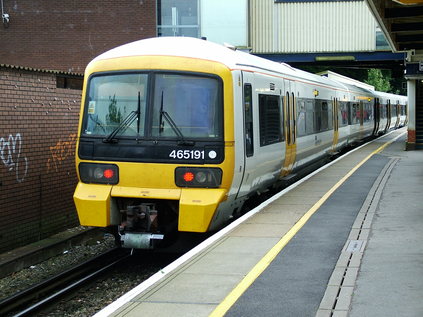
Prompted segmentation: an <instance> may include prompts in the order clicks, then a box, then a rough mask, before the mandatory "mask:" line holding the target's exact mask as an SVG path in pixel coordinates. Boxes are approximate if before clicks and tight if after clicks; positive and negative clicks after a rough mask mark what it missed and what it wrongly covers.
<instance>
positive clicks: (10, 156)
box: [0, 133, 28, 183]
mask: <svg viewBox="0 0 423 317" xmlns="http://www.w3.org/2000/svg"><path fill="white" fill-rule="evenodd" d="M21 152H22V136H21V134H20V133H16V135H15V136H13V135H12V134H10V135H9V137H8V138H7V139H6V138H3V137H1V138H0V159H1V161H2V162H3V164H4V166H5V167H6V168H7V169H8V170H9V172H14V173H15V175H16V181H17V182H18V183H21V182H23V181H24V179H25V177H26V174H27V172H28V159H27V158H26V157H24V156H22V153H21Z"/></svg>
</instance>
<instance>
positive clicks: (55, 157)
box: [47, 134, 76, 172]
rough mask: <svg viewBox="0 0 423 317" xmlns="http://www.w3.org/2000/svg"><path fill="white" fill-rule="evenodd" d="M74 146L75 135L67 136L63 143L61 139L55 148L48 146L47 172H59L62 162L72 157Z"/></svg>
mask: <svg viewBox="0 0 423 317" xmlns="http://www.w3.org/2000/svg"><path fill="white" fill-rule="evenodd" d="M75 144H76V134H69V136H68V138H67V139H66V140H65V141H62V140H61V139H60V140H59V141H58V142H57V143H56V145H55V146H50V158H49V159H48V161H47V172H50V171H53V170H54V171H56V172H58V171H59V167H60V166H61V165H62V163H63V161H64V160H65V159H66V158H68V157H69V156H73V154H74V151H75Z"/></svg>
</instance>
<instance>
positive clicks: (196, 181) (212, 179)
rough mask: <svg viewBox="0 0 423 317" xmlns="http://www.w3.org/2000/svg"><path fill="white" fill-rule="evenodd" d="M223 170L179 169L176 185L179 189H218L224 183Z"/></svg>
mask: <svg viewBox="0 0 423 317" xmlns="http://www.w3.org/2000/svg"><path fill="white" fill-rule="evenodd" d="M222 174H223V172H222V170H221V169H220V168H207V167H178V168H176V169H175V184H176V186H179V187H203V188H217V187H219V186H220V184H221V183H222Z"/></svg>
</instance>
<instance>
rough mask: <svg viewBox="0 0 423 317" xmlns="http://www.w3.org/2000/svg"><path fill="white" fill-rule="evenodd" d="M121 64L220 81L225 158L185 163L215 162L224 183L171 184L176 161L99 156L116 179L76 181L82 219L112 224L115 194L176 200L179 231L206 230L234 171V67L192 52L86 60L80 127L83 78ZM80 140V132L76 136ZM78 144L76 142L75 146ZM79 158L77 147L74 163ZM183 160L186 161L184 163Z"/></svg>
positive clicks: (89, 223)
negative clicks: (113, 169)
mask: <svg viewBox="0 0 423 317" xmlns="http://www.w3.org/2000/svg"><path fill="white" fill-rule="evenodd" d="M122 70H131V71H134V70H165V71H188V72H196V73H204V74H214V75H217V76H219V77H220V78H221V79H222V81H223V103H224V105H223V109H224V114H223V117H224V120H225V124H224V136H225V140H224V141H225V149H224V151H225V160H224V161H223V162H222V163H221V164H216V165H189V166H192V167H195V166H201V167H219V168H220V169H222V171H223V179H222V184H221V186H220V187H219V188H217V189H209V188H179V187H177V186H176V185H175V180H174V177H175V176H174V173H175V172H174V171H175V168H176V167H178V166H181V165H184V164H183V162H181V163H180V164H156V163H131V162H113V161H107V162H106V161H101V162H98V163H105V164H109V163H111V164H115V165H117V166H118V168H119V183H118V184H117V185H114V186H109V185H96V184H83V183H81V182H79V184H78V186H77V188H76V191H75V194H74V201H75V204H76V208H77V212H78V216H79V220H80V223H81V225H84V226H98V227H106V226H109V225H111V224H112V223H111V208H112V207H111V206H112V204H111V200H112V199H113V197H127V198H145V199H167V200H179V224H178V229H179V230H180V231H191V232H206V231H207V230H208V228H209V226H210V222H211V220H212V219H213V216H214V214H215V212H216V209H217V207H218V206H219V204H220V203H221V202H222V201H223V200H225V199H226V196H227V193H228V191H229V189H230V186H231V183H232V178H233V173H234V130H233V126H234V124H233V117H234V113H233V112H234V109H233V88H232V73H231V70H230V69H228V68H227V67H226V66H225V65H223V64H221V63H218V62H214V61H209V60H200V59H194V58H184V57H176V56H175V57H173V56H131V57H121V58H113V59H106V60H98V61H94V62H92V63H90V64H89V65H88V67H87V69H86V73H85V82H84V89H83V95H82V101H81V103H82V107H81V112H80V118H81V119H80V123H79V131H81V124H82V118H83V115H84V110H83V108H84V104H85V96H86V89H87V79H88V78H89V77H90V75H92V74H94V73H98V72H108V71H122ZM78 143H79V138H78ZM78 146H79V144H77V148H78ZM81 162H91V163H97V161H87V160H81V159H80V158H79V157H78V153H76V166H77V170H78V164H79V163H81ZM184 166H186V165H184Z"/></svg>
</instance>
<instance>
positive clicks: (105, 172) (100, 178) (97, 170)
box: [79, 163, 119, 185]
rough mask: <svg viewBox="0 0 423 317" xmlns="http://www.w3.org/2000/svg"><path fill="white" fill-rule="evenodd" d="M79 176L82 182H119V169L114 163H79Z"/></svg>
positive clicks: (112, 183)
mask: <svg viewBox="0 0 423 317" xmlns="http://www.w3.org/2000/svg"><path fill="white" fill-rule="evenodd" d="M79 176H80V177H81V181H82V182H84V183H88V184H90V183H94V184H110V185H115V184H117V183H119V169H118V167H117V165H114V164H93V163H80V164H79Z"/></svg>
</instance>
